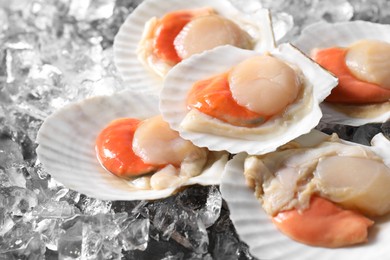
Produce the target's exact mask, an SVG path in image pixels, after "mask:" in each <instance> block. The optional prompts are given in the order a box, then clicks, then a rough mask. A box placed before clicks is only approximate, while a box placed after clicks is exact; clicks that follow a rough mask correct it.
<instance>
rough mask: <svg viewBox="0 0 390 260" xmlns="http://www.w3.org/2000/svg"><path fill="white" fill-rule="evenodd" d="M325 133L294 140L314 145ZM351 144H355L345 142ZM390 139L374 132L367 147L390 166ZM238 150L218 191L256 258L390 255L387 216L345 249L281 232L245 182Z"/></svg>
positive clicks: (298, 259)
mask: <svg viewBox="0 0 390 260" xmlns="http://www.w3.org/2000/svg"><path fill="white" fill-rule="evenodd" d="M325 138H327V136H326V135H325V134H323V133H321V132H318V131H314V130H313V131H312V132H311V133H310V134H307V135H304V136H301V137H300V138H298V139H296V141H297V142H299V143H301V144H302V145H303V146H306V147H310V146H314V145H316V144H318V143H320V142H321V141H323V140H324V139H325ZM345 143H348V144H351V145H358V144H354V143H350V142H345ZM389 146H390V141H389V140H387V139H386V137H384V136H383V135H382V134H378V135H376V136H375V137H374V138H373V140H372V146H371V147H369V149H371V150H373V151H374V152H375V153H377V154H378V155H380V156H381V157H382V158H384V159H385V164H386V165H388V166H389V167H390V150H389V149H388V148H389ZM246 157H247V154H245V153H241V154H238V155H236V156H235V157H234V158H233V159H232V160H230V161H229V162H228V163H227V165H226V167H225V171H224V173H223V175H222V183H221V193H222V196H223V198H224V199H225V200H226V202H227V204H228V207H229V210H230V218H231V219H232V222H233V224H234V226H235V228H236V231H237V233H238V235H239V237H240V239H241V240H242V241H244V242H245V243H247V244H248V246H249V251H250V253H251V254H252V255H253V256H255V257H257V258H259V259H273V260H277V259H280V260H282V259H283V260H284V259H289V260H311V259H317V260H327V259H354V260H367V259H386V258H387V257H388V256H389V255H390V248H389V247H388V246H387V245H388V243H389V242H390V216H387V217H384V218H380V219H376V224H375V226H374V228H375V229H371V230H370V233H369V242H368V243H367V244H364V245H358V246H353V247H346V248H337V249H329V248H321V247H312V246H307V245H304V244H301V243H298V242H296V241H294V240H292V239H290V238H289V237H287V236H286V235H284V234H283V233H281V232H280V231H279V230H278V229H277V228H276V226H275V225H274V224H273V223H272V221H271V219H270V218H269V217H268V215H267V214H266V213H265V211H264V210H263V208H262V206H261V204H260V202H259V201H258V200H257V198H256V197H255V195H254V191H253V190H252V189H250V188H249V187H248V186H247V185H246V182H245V177H244V174H243V172H244V160H245V158H246Z"/></svg>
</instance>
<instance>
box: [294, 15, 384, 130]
mask: <svg viewBox="0 0 390 260" xmlns="http://www.w3.org/2000/svg"><path fill="white" fill-rule="evenodd" d="M362 39H372V40H381V41H386V42H389V43H390V25H384V24H377V23H371V22H365V21H353V22H342V23H323V22H322V23H316V24H313V25H310V26H308V27H307V28H305V29H304V30H303V31H302V34H301V35H300V36H299V37H298V39H297V40H295V41H293V44H294V45H295V46H297V47H298V48H299V49H300V50H302V51H303V52H304V53H306V54H307V55H310V52H311V50H312V49H314V48H329V47H335V46H341V47H347V46H349V45H351V44H352V43H354V42H356V41H358V40H362ZM321 108H322V109H323V113H324V117H323V119H322V120H323V121H324V122H327V123H333V124H346V125H352V126H359V125H363V124H367V123H381V122H386V121H387V120H388V119H390V111H384V112H382V113H381V114H379V115H378V114H373V115H372V116H370V117H366V118H357V117H353V116H350V115H348V114H346V113H343V112H340V111H339V110H336V109H335V107H334V106H332V105H331V104H329V103H326V102H324V103H322V104H321Z"/></svg>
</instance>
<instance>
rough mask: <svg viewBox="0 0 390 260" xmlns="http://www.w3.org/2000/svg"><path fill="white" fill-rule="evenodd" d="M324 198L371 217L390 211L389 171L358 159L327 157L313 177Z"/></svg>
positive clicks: (381, 166) (382, 166)
mask: <svg viewBox="0 0 390 260" xmlns="http://www.w3.org/2000/svg"><path fill="white" fill-rule="evenodd" d="M314 175H315V177H316V178H317V179H318V181H319V182H318V186H319V189H320V191H321V192H322V193H323V195H324V196H325V197H327V198H329V199H330V200H332V201H334V202H337V203H340V204H341V205H343V206H345V207H347V208H351V209H357V210H361V211H363V212H365V213H368V214H370V215H383V214H385V213H387V212H389V211H390V200H389V198H390V189H389V187H390V168H388V167H386V166H385V165H384V164H383V163H381V162H378V161H375V160H370V159H366V158H357V157H337V156H333V157H328V158H324V159H323V160H320V162H319V163H318V166H317V168H316V171H315V173H314Z"/></svg>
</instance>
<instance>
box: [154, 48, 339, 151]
mask: <svg viewBox="0 0 390 260" xmlns="http://www.w3.org/2000/svg"><path fill="white" fill-rule="evenodd" d="M269 54H270V55H271V56H273V57H276V58H277V59H279V60H281V61H283V62H285V63H286V64H289V65H290V67H291V68H293V69H294V70H295V71H297V74H299V75H300V81H301V83H302V86H303V87H302V91H301V96H300V98H299V99H297V101H296V102H294V103H292V104H290V105H289V106H288V107H287V109H286V111H285V112H284V113H282V114H281V115H279V116H275V117H273V118H271V119H269V120H268V121H266V122H265V123H263V124H261V125H259V126H255V127H242V126H233V125H231V124H229V123H225V122H223V121H221V120H218V119H216V118H212V117H209V116H206V115H204V114H202V113H197V112H195V111H196V110H194V109H192V110H191V111H189V110H188V108H187V103H186V100H187V96H188V94H189V92H190V90H191V88H192V85H193V84H194V83H195V82H198V81H200V80H205V79H207V78H210V77H213V76H215V75H218V74H220V73H224V72H226V71H229V70H230V69H231V68H232V67H233V66H235V65H237V64H239V63H241V62H242V61H245V60H248V59H249V58H252V57H257V56H259V55H261V54H260V53H259V52H256V51H250V50H243V49H239V48H235V47H232V46H221V47H217V48H215V49H213V50H210V51H205V52H203V53H202V54H199V55H194V56H193V57H191V58H189V59H187V60H184V61H182V62H181V63H180V64H178V65H176V66H175V67H174V68H173V69H172V70H171V71H170V72H169V73H168V75H167V77H166V79H165V82H164V86H163V89H162V91H161V96H160V110H161V113H162V115H163V117H164V119H165V120H166V121H167V122H168V123H169V124H170V126H171V128H172V129H174V130H176V131H179V133H180V135H181V136H182V137H183V138H184V139H188V140H190V141H192V142H193V143H194V144H195V145H197V146H200V147H207V148H209V149H210V150H215V151H220V150H226V151H229V152H230V153H239V152H243V151H245V152H247V153H249V154H262V153H266V152H269V151H272V150H275V149H276V148H277V147H278V146H280V145H283V144H285V143H287V142H288V141H290V140H292V139H294V138H296V137H298V136H300V135H302V134H304V133H307V132H309V131H310V130H311V129H313V128H314V127H315V126H316V125H317V124H318V122H319V120H320V118H321V116H322V113H321V110H320V108H319V105H318V104H319V103H320V102H321V101H322V100H324V99H325V97H326V96H327V95H329V93H330V91H331V89H332V88H333V87H335V86H336V85H337V79H336V78H334V77H333V76H332V75H331V74H329V73H328V72H327V71H325V70H323V69H322V68H321V67H320V66H319V65H318V64H316V63H315V62H313V61H312V60H310V59H309V58H307V57H306V56H305V55H304V54H302V53H301V52H300V51H299V50H298V49H296V48H295V47H294V46H292V45H290V44H282V45H280V46H279V47H278V48H276V49H273V50H272V51H270V52H269ZM192 112H194V113H192Z"/></svg>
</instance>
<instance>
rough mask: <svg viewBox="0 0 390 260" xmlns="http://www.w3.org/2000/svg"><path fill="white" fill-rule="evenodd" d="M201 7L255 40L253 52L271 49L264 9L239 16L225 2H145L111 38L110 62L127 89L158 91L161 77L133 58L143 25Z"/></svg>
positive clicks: (271, 33) (270, 38)
mask: <svg viewBox="0 0 390 260" xmlns="http://www.w3.org/2000/svg"><path fill="white" fill-rule="evenodd" d="M201 7H212V8H213V9H215V10H216V11H217V12H218V13H219V14H221V15H222V16H224V17H228V18H229V19H231V20H233V21H235V22H236V23H238V24H239V25H240V27H241V28H243V29H244V30H246V31H247V32H248V33H249V34H250V35H251V36H252V37H253V38H254V39H255V41H256V44H255V49H256V50H259V51H264V50H269V49H272V48H274V47H275V41H274V38H273V31H272V26H271V18H270V13H269V11H268V10H266V9H260V8H256V9H254V10H251V13H243V12H241V11H239V10H238V9H236V8H235V7H234V6H233V5H232V4H231V3H230V2H229V1H227V0H214V1H207V0H186V1H182V0H165V1H160V0H146V1H144V2H142V3H141V4H140V5H139V6H138V7H137V8H136V9H135V10H134V11H133V12H132V13H131V14H130V15H129V16H128V17H127V19H126V20H125V22H124V23H123V24H122V26H121V27H120V29H119V31H118V33H117V35H116V36H115V39H114V45H113V48H114V62H115V65H116V67H117V69H118V71H119V73H120V75H121V76H122V78H123V80H124V81H125V82H126V84H127V85H128V87H129V88H132V89H137V90H141V91H157V92H158V91H159V90H160V89H161V86H162V78H161V77H160V76H158V75H157V74H155V73H154V72H152V71H151V70H148V69H147V68H145V67H144V66H143V64H142V63H141V61H139V60H138V58H137V53H136V50H137V47H138V43H139V42H140V40H141V37H142V34H143V31H144V26H145V23H146V22H147V21H148V20H149V19H151V18H152V17H157V18H160V17H162V16H163V15H164V14H166V13H167V12H171V11H175V10H180V9H192V8H201Z"/></svg>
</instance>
